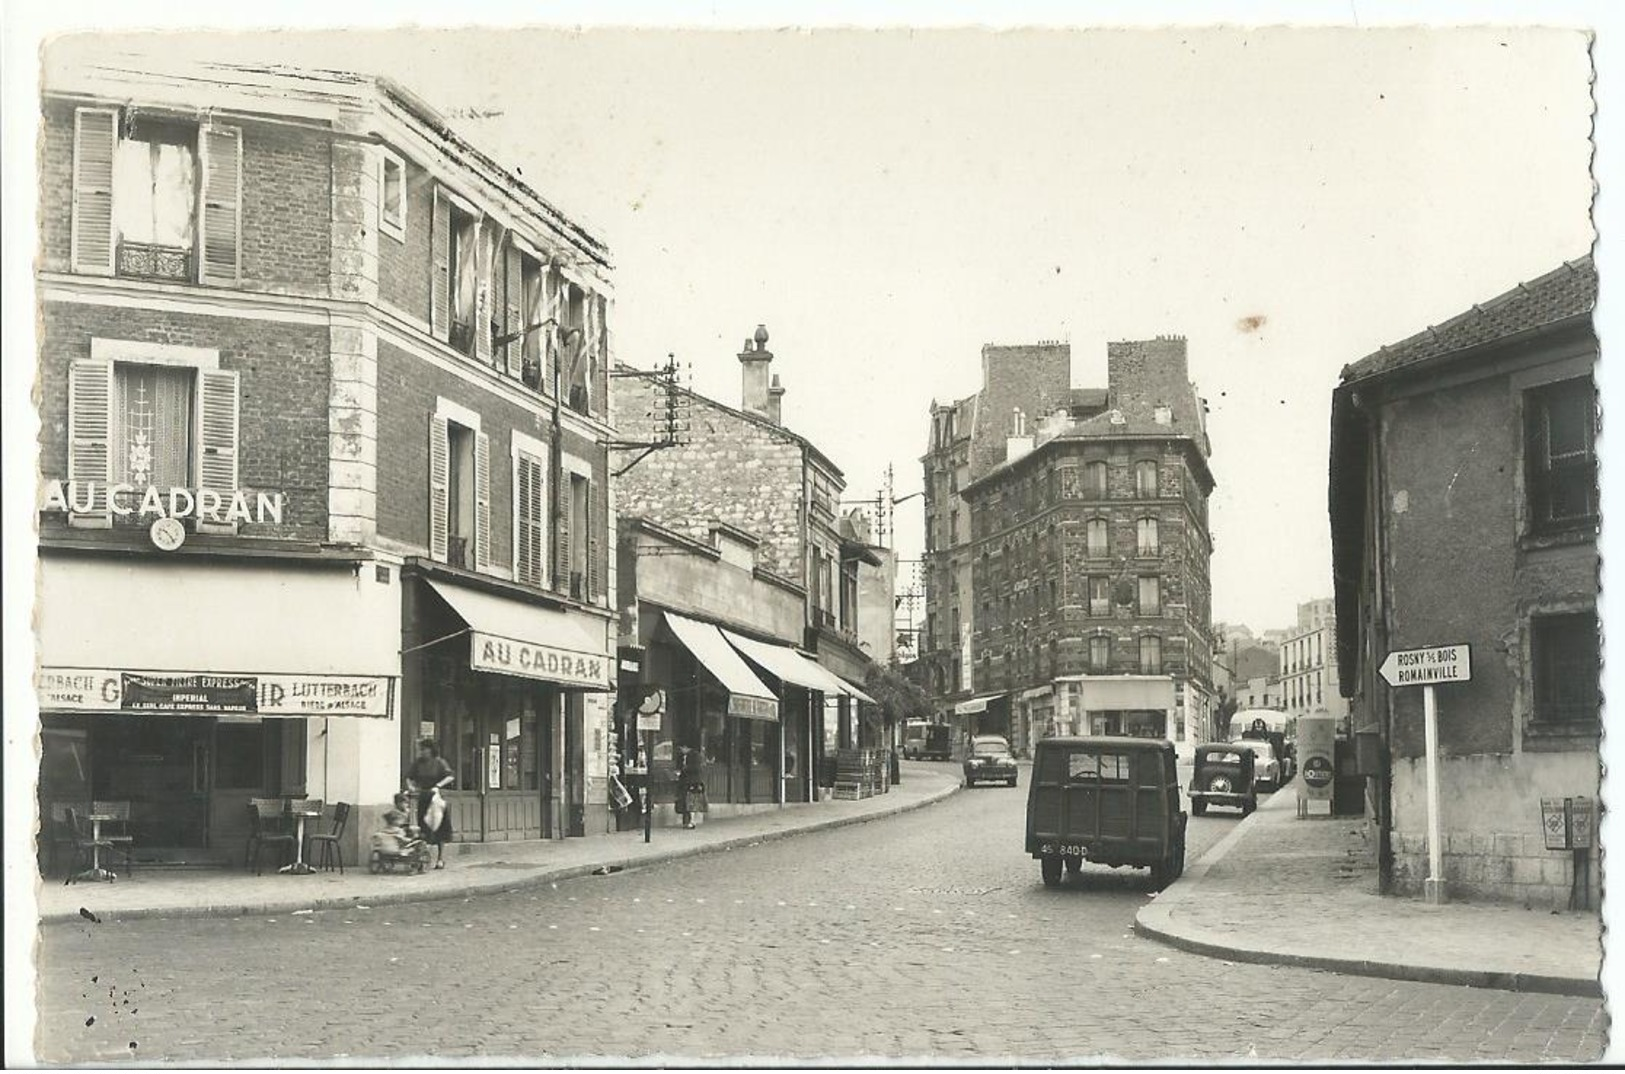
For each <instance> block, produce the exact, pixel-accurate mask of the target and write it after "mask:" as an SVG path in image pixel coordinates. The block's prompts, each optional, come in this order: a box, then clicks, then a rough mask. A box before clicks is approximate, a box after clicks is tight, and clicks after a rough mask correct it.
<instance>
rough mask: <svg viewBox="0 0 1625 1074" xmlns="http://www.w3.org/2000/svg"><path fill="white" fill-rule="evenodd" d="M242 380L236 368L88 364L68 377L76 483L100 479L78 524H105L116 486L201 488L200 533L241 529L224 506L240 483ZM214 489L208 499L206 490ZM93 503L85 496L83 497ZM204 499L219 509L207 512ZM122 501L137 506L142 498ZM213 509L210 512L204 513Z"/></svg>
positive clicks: (72, 477)
mask: <svg viewBox="0 0 1625 1074" xmlns="http://www.w3.org/2000/svg"><path fill="white" fill-rule="evenodd" d="M239 396H240V382H239V377H238V374H237V373H236V372H235V371H232V370H222V369H198V368H193V367H191V366H174V365H151V364H146V363H140V362H110V361H104V360H97V359H91V360H81V361H77V362H75V363H73V365H72V367H71V369H70V371H69V379H68V479H69V480H70V481H76V482H79V483H80V484H81V485H93V486H94V487H95V488H96V496H95V499H94V501H93V502H92V503H91V504H90V510H89V511H87V512H79V513H78V514H77V517H76V518H75V519H73V521H74V522H75V524H78V525H106V524H108V522H110V521H111V518H110V515H111V509H112V507H113V506H114V505H112V504H110V503H109V502H108V500H107V492H108V489H109V487H110V486H112V485H115V484H124V485H129V486H131V489H132V490H133V491H132V493H130V494H126V495H131V496H133V495H138V494H139V493H140V492H141V491H142V490H144V489H146V488H148V487H149V486H150V487H155V488H159V489H165V490H167V489H170V488H186V489H193V490H195V491H196V492H197V493H199V494H200V495H199V507H200V513H199V517H198V521H197V525H198V528H199V530H200V531H207V532H233V531H235V529H236V523H228V522H226V521H225V520H224V512H225V508H226V506H227V505H229V504H230V503H231V499H232V495H233V494H234V493H235V492H236V491H237V489H238V455H239V444H240V439H241V435H240V434H241V430H240V428H239V407H238V400H239ZM204 492H212V493H214V496H213V497H210V498H209V499H208V500H205V499H204V498H203V497H202V496H201V493H204ZM83 502H85V501H84V500H81V503H83ZM205 503H212V504H213V505H214V506H213V507H211V508H205V507H204V504H205ZM118 506H121V507H132V508H133V507H135V506H136V504H135V503H134V502H127V503H121V504H119V505H118ZM211 510H212V511H213V512H215V517H212V518H211V517H210V516H209V514H208V513H206V511H211Z"/></svg>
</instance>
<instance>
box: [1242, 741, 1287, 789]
mask: <svg viewBox="0 0 1625 1074" xmlns="http://www.w3.org/2000/svg"><path fill="white" fill-rule="evenodd" d="M1230 745H1231V746H1235V747H1242V746H1245V747H1246V748H1247V749H1249V750H1252V752H1253V779H1254V781H1255V783H1256V784H1257V787H1258V789H1259V790H1261V791H1275V790H1278V789H1279V788H1280V786H1281V783H1282V779H1281V758H1280V757H1279V755H1277V754H1276V752H1275V747H1274V746H1272V745H1270V743H1269V742H1267V741H1265V740H1264V739H1257V738H1238V739H1236V740H1235V741H1234V742H1232V743H1230Z"/></svg>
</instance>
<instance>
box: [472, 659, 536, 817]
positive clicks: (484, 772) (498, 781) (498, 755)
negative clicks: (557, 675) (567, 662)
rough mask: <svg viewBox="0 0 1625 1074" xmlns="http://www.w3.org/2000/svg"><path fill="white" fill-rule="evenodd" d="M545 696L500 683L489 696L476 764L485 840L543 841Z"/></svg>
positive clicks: (521, 687)
mask: <svg viewBox="0 0 1625 1074" xmlns="http://www.w3.org/2000/svg"><path fill="white" fill-rule="evenodd" d="M545 696H546V695H545V694H544V693H543V692H542V691H541V690H540V689H538V688H535V687H530V686H528V685H522V684H504V685H503V686H502V687H501V688H499V689H497V690H494V691H493V694H492V698H491V701H492V710H491V711H490V712H489V713H488V714H487V716H486V719H485V726H484V735H485V738H484V753H483V757H482V758H481V764H480V766H479V767H480V778H481V787H480V790H481V795H480V800H481V819H482V827H483V829H484V834H485V838H486V839H487V840H489V841H492V842H500V841H503V840H510V839H541V838H543V837H544V836H545V834H546V829H545V828H544V827H543V819H544V818H543V815H542V813H543V811H542V793H543V779H542V773H543V771H545V769H544V768H543V766H542V759H543V756H544V750H543V747H542V743H543V742H544V741H545V740H546V737H547V734H546V732H547V728H548V725H549V721H548V720H546V719H544V718H543V711H544V705H545V700H544V699H545Z"/></svg>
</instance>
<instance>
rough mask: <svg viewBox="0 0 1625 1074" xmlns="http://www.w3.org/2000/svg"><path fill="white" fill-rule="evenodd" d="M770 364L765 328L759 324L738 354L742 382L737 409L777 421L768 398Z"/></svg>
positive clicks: (771, 354) (771, 362) (771, 353)
mask: <svg viewBox="0 0 1625 1074" xmlns="http://www.w3.org/2000/svg"><path fill="white" fill-rule="evenodd" d="M772 364H773V352H772V351H770V350H768V349H767V326H766V325H761V324H759V325H757V326H756V334H755V335H754V336H752V337H751V338H750V339H747V340H745V349H744V350H742V351H740V352H739V368H740V377H741V382H742V384H741V389H742V390H741V392H740V399H739V409H741V410H745V411H749V412H750V413H752V414H758V415H760V416H761V417H764V418H770V419H772V420H774V421H777V420H778V419H777V418H776V417H774V415H773V413H772V403H770V402H769V396H768V385H769V384H770V380H769V374H768V366H770V365H772Z"/></svg>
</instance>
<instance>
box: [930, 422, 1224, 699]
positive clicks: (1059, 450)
mask: <svg viewBox="0 0 1625 1074" xmlns="http://www.w3.org/2000/svg"><path fill="white" fill-rule="evenodd" d="M1146 458H1154V459H1156V460H1157V462H1158V468H1159V472H1160V477H1161V487H1160V489H1159V491H1160V492H1161V497H1160V498H1159V499H1155V500H1142V499H1137V498H1136V497H1135V495H1134V463H1135V462H1137V461H1140V460H1141V459H1146ZM1097 460H1098V461H1105V462H1106V463H1107V465H1108V471H1107V488H1108V498H1107V499H1106V500H1103V501H1099V502H1084V501H1083V495H1084V490H1083V486H1082V475H1083V466H1084V464H1085V463H1087V462H1091V461H1097ZM1052 473H1053V477H1052V476H1051V475H1052ZM1193 481H1194V477H1192V476H1191V475H1189V474H1187V473H1186V471H1185V456H1184V454H1183V451H1182V449H1181V448H1180V447H1179V446H1178V445H1177V444H1176V443H1172V442H1167V441H1143V442H1131V443H1127V444H1112V445H1109V446H1108V445H1101V444H1083V443H1068V442H1065V441H1056V442H1053V443H1052V444H1051V445H1046V447H1045V448H1044V449H1043V453H1042V454H1041V455H1039V456H1036V457H1035V458H1034V460H1033V461H1032V462H1031V463H1028V464H1026V465H1022V466H1017V467H1014V468H1012V469H1011V470H1010V471H1008V472H1007V473H1006V476H1004V477H1001V478H999V479H995V480H994V481H992V482H990V483H989V484H987V485H983V486H980V487H978V488H976V489H974V490H973V491H972V493H971V495H970V497H969V499H970V507H969V509H970V510H971V512H972V514H973V520H972V524H973V526H974V527H975V531H976V532H977V533H978V534H980V535H981V536H980V538H979V539H978V540H977V541H976V542H975V544H974V545H973V548H972V568H971V579H972V581H971V588H972V594H971V600H970V601H968V602H966V603H969V604H971V605H972V606H973V607H974V622H975V629H974V633H973V648H974V654H973V655H974V660H975V663H976V666H977V668H978V672H980V670H981V669H982V668H984V667H986V668H987V669H988V671H989V673H990V674H991V679H990V680H989V681H987V682H985V683H984V682H982V681H978V682H977V684H976V688H977V689H978V690H981V689H983V688H984V687H986V688H988V689H994V690H1002V689H1010V688H1016V687H1027V686H1036V685H1039V684H1041V683H1043V682H1046V681H1048V680H1049V679H1050V678H1051V677H1053V676H1055V675H1074V674H1080V673H1083V672H1085V671H1088V670H1090V669H1089V666H1088V653H1089V642H1088V639H1089V638H1090V637H1092V636H1095V635H1097V634H1099V633H1105V634H1107V635H1108V636H1109V637H1110V638H1111V639H1112V649H1111V664H1110V666H1109V667H1108V668H1107V671H1108V672H1109V673H1112V674H1124V673H1129V674H1136V673H1139V671H1140V666H1139V639H1140V638H1141V637H1143V636H1145V635H1156V636H1158V637H1160V638H1161V639H1162V666H1163V672H1164V673H1165V674H1171V675H1175V676H1184V675H1186V674H1187V673H1192V672H1194V673H1195V677H1197V678H1198V679H1199V680H1203V681H1205V679H1206V669H1205V663H1203V661H1202V658H1201V657H1200V656H1197V657H1196V658H1195V659H1196V662H1197V664H1198V665H1199V666H1192V665H1191V660H1192V653H1191V645H1190V637H1191V635H1192V629H1191V628H1192V624H1193V623H1194V624H1196V630H1197V631H1198V632H1199V633H1200V634H1201V635H1202V636H1205V633H1206V628H1205V625H1204V624H1205V619H1201V620H1200V621H1198V620H1197V619H1196V618H1195V617H1197V616H1205V615H1206V609H1207V602H1208V599H1209V594H1208V592H1207V588H1206V586H1207V572H1206V564H1205V563H1201V564H1198V563H1197V562H1196V561H1198V560H1202V559H1205V545H1204V544H1203V543H1202V542H1201V540H1200V537H1199V534H1198V533H1196V532H1194V531H1196V530H1197V529H1198V528H1199V527H1198V525H1197V523H1196V522H1195V521H1194V520H1193V519H1191V518H1190V516H1189V514H1188V511H1187V509H1186V500H1185V496H1184V486H1185V484H1187V483H1190V482H1193ZM1052 489H1053V490H1054V491H1055V493H1056V494H1054V495H1052V492H1051V490H1052ZM1148 517H1149V518H1155V519H1157V523H1158V554H1157V555H1156V556H1155V557H1141V556H1139V555H1138V543H1139V520H1140V519H1142V518H1148ZM1091 519H1104V520H1105V521H1106V523H1107V548H1106V554H1105V555H1104V556H1092V555H1090V553H1089V547H1088V540H1087V524H1088V522H1089V520H1091ZM1193 538H1195V539H1194V540H1193ZM984 553H985V555H984ZM1152 574H1154V575H1156V576H1157V577H1158V578H1159V579H1160V584H1161V604H1162V609H1163V611H1162V614H1160V615H1157V616H1140V615H1139V614H1138V604H1137V597H1138V594H1137V584H1138V582H1137V579H1138V578H1139V576H1141V575H1152ZM1094 575H1104V576H1106V577H1107V578H1109V579H1110V582H1111V586H1112V594H1113V600H1112V606H1111V609H1110V612H1109V614H1107V615H1104V616H1095V615H1091V614H1090V606H1089V588H1088V580H1089V578H1090V577H1091V576H1094ZM1125 578H1126V580H1127V584H1128V586H1129V587H1130V597H1131V599H1130V602H1129V604H1128V605H1127V607H1124V606H1122V605H1120V604H1119V603H1118V601H1117V596H1118V592H1117V591H1118V586H1119V585H1120V584H1121V583H1122V581H1123V580H1124V579H1125ZM1052 586H1053V589H1052ZM1006 600H1008V603H1009V610H1008V612H1007V611H1006ZM962 614H963V613H962Z"/></svg>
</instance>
